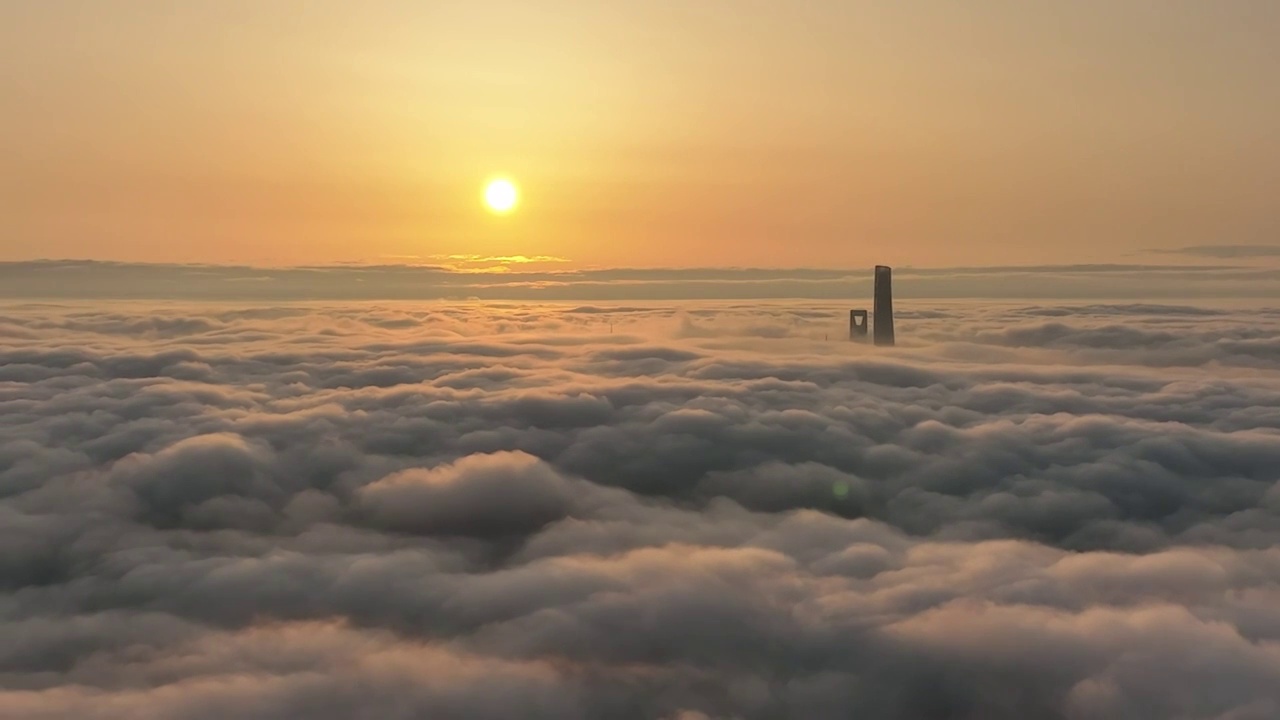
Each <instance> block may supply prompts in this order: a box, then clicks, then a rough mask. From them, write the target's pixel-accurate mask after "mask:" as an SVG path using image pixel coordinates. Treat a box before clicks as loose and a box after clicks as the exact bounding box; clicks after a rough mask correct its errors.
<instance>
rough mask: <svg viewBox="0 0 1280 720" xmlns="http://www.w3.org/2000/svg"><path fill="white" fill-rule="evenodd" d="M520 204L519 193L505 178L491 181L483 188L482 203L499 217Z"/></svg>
mask: <svg viewBox="0 0 1280 720" xmlns="http://www.w3.org/2000/svg"><path fill="white" fill-rule="evenodd" d="M519 202H520V191H519V190H518V189H516V186H515V183H513V182H511V181H510V180H507V179H506V178H499V179H497V180H492V181H490V182H489V184H488V185H486V186H485V188H484V203H485V205H488V206H489V209H490V210H492V211H493V212H495V213H498V214H500V215H504V214H506V213H509V212H511V211H512V210H514V209H515V207H516V204H517V203H519Z"/></svg>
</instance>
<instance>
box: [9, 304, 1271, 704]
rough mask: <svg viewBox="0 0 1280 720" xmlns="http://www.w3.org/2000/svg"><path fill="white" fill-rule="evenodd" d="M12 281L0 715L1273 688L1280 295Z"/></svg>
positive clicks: (1039, 697)
mask: <svg viewBox="0 0 1280 720" xmlns="http://www.w3.org/2000/svg"><path fill="white" fill-rule="evenodd" d="M846 318H847V308H846V307H844V306H841V305H834V304H822V303H807V304H799V305H796V304H772V303H718V304H702V305H679V306H678V305H674V304H669V303H655V304H652V305H640V304H631V305H628V306H625V307H612V306H609V305H591V306H584V305H496V304H487V305H485V304H397V303H383V304H366V303H347V304H289V305H280V306H277V307H252V308H251V307H244V306H233V305H214V304H208V305H193V306H171V307H168V308H160V307H158V306H153V305H144V304H130V303H116V304H105V305H104V304H97V305H94V306H89V305H79V304H64V305H59V304H26V305H7V306H3V307H0V328H2V329H3V333H0V543H2V544H3V545H2V546H3V548H4V551H3V552H2V553H0V688H3V689H2V690H0V716H3V717H6V718H9V717H13V718H24V719H25V718H55V717H68V716H80V717H86V718H123V717H129V718H157V719H160V718H201V717H209V718H213V717H244V718H282V717H308V718H311V717H317V718H325V717H332V718H349V717H379V718H413V717H440V718H453V717H457V718H464V717H465V718H489V717H492V718H499V717H503V718H505V717H532V718H541V717H545V718H575V717H576V718H604V717H607V718H670V719H677V718H678V719H680V720H693V719H694V718H699V719H700V718H743V719H749V718H781V717H805V718H839V717H849V716H851V715H856V716H858V717H866V718H884V719H885V720H898V719H903V720H905V719H906V718H912V719H922V720H935V719H936V720H944V719H951V718H958V719H966V718H984V719H991V720H1002V719H1004V718H1025V717H1037V718H1062V719H1064V720H1092V719H1094V718H1100V719H1104V720H1105V719H1110V718H1152V719H1153V720H1154V719H1156V718H1161V719H1163V718H1169V717H1179V718H1187V719H1188V720H1255V719H1258V720H1260V719H1262V718H1273V717H1276V716H1277V714H1280V671H1278V670H1277V668H1280V551H1277V549H1276V543H1277V540H1278V539H1280V409H1277V408H1280V346H1277V345H1276V343H1275V338H1276V337H1277V336H1278V335H1280V310H1277V309H1275V308H1270V307H1264V306H1257V305H1252V306H1235V305H1226V304H1219V305H1207V304H1206V305H1194V306H1185V305H1178V306H1164V305H1154V304H1149V303H1148V304H1121V305H1104V304H1092V305H1080V304H1076V305H1063V304H1059V305H1034V306H1029V305H1026V304H1025V303H1024V304H1016V303H981V304H979V303H954V302H953V303H936V304H922V303H918V302H917V303H909V304H907V303H904V306H903V308H902V311H901V313H900V318H899V326H900V327H899V335H900V338H901V343H900V345H899V347H897V348H894V349H891V350H888V349H877V348H874V347H870V346H866V345H859V344H850V343H848V342H845V341H843V340H842V339H840V337H841V335H842V333H843V327H844V321H845V319H846Z"/></svg>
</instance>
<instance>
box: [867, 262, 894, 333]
mask: <svg viewBox="0 0 1280 720" xmlns="http://www.w3.org/2000/svg"><path fill="white" fill-rule="evenodd" d="M892 273H893V268H891V267H889V266H888V265H877V266H876V299H875V306H874V309H873V311H872V312H873V313H874V320H875V327H873V328H872V332H873V333H874V337H875V343H876V345H892V344H893V276H892Z"/></svg>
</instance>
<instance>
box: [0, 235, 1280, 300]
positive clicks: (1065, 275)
mask: <svg viewBox="0 0 1280 720" xmlns="http://www.w3.org/2000/svg"><path fill="white" fill-rule="evenodd" d="M1223 247H1225V248H1226V249H1225V250H1223V252H1228V251H1230V250H1231V248H1233V247H1234V248H1235V249H1236V251H1238V250H1239V247H1240V246H1223ZM1179 254H1182V253H1181V252H1180V253H1179ZM1202 255H1203V253H1202ZM1205 256H1206V257H1209V258H1211V259H1230V258H1236V257H1237V255H1221V254H1208V255H1205ZM1239 257H1240V258H1246V256H1245V255H1239ZM1247 258H1253V259H1255V262H1256V263H1257V264H1253V265H1249V264H1233V265H1224V264H1211V265H1187V264H1182V265H1169V264H1127V265H1039V266H1022V267H1016V266H1014V267H955V268H912V267H898V268H896V269H895V270H894V287H895V289H896V290H897V292H898V293H899V295H901V296H903V297H913V298H929V299H944V298H952V299H955V298H966V299H970V298H982V299H993V298H1009V299H1027V298H1038V299H1057V300H1061V299H1066V300H1085V299H1088V300H1115V299H1124V298H1127V299H1151V298H1179V299H1180V301H1185V299H1187V298H1250V299H1257V298H1280V267H1276V266H1275V264H1274V262H1272V263H1271V264H1267V263H1266V260H1267V255H1266V254H1261V253H1258V252H1253V253H1251V254H1248V255H1247ZM1258 258H1261V259H1258ZM429 259H430V260H433V261H439V262H438V264H430V265H405V264H386V265H332V266H318V267H282V268H261V267H236V266H225V265H164V264H136V263H114V262H96V261H74V260H59V261H54V260H48V261H33V262H0V298H10V299H13V298H25V299H63V300H66V299H89V298H93V299H103V298H110V299H132V300H139V299H150V300H159V299H163V300H173V299H183V300H239V301H248V300H252V301H263V302H281V301H300V300H331V301H355V300H426V299H432V300H439V299H447V300H455V301H456V300H468V299H475V300H491V301H492V300H518V301H524V302H547V301H576V302H588V301H591V302H594V301H610V302H622V301H646V302H648V301H657V300H731V299H744V298H745V299H779V298H805V299H812V300H837V299H838V300H844V299H847V298H850V297H855V298H870V297H871V283H872V273H871V263H868V266H867V267H865V268H846V269H806V268H795V269H757V268H683V269H662V268H611V269H610V268H597V269H564V268H563V267H560V265H562V264H563V263H564V262H565V261H564V260H563V259H561V258H553V257H534V258H526V257H523V256H512V257H482V256H468V255H460V256H445V257H436V258H429ZM873 262H874V261H873Z"/></svg>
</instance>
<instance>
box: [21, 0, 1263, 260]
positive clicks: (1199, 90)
mask: <svg viewBox="0 0 1280 720" xmlns="http://www.w3.org/2000/svg"><path fill="white" fill-rule="evenodd" d="M1276 28H1280V3H1271V2H1258V1H1254V0H1219V1H1217V2H1213V3H1205V2H1198V1H1193V0H1161V1H1159V2H1157V1H1155V0H1149V1H1138V0H1115V1H1108V2H1104V1H1102V0H1081V1H1080V2H1072V3H1026V2H1013V1H1012V0H990V1H988V2H981V3H976V2H975V3H961V2H954V1H952V0H920V1H919V2H912V3H890V2H883V3H880V2H877V3H870V2H856V1H854V0H807V1H805V0H796V1H795V2H779V1H768V2H766V1H764V0H732V1H731V0H702V1H700V2H689V1H688V0H679V1H677V0H645V1H640V0H636V1H634V2H612V3H598V2H586V1H585V0H582V1H573V2H571V1H569V0H538V1H536V2H531V1H529V0H474V1H470V2H435V1H433V0H371V1H370V2H364V3H359V4H353V3H350V2H345V1H342V2H340V1H338V0H272V1H271V2H263V1H262V0H217V1H215V0H191V2H186V3H173V2H161V1H160V0H132V1H129V0H44V1H42V2H10V3H4V4H3V5H0V107H3V108H4V112H3V116H2V117H3V120H0V157H3V158H4V159H5V163H4V164H5V168H4V173H3V177H0V260H20V259H32V258H46V257H47V258H95V259H114V260H131V261H164V262H214V263H260V264H302V263H307V264H310V263H330V262H361V261H369V262H390V261H400V260H402V259H403V258H405V257H413V256H416V257H421V258H427V257H429V256H437V255H448V254H478V255H529V256H533V255H547V256H557V257H562V258H567V259H570V260H572V261H573V264H574V265H593V266H655V265H657V266H686V265H702V266H708V265H753V266H762V267H764V266H817V267H828V266H859V265H867V264H873V263H875V262H887V263H891V264H917V265H955V264H992V263H997V264H998V263H1048V262H1109V261H1124V260H1126V259H1132V258H1133V257H1134V256H1135V255H1136V254H1140V253H1142V252H1143V251H1144V250H1149V249H1153V248H1166V249H1167V248H1177V247H1182V246H1187V245H1212V244H1231V245H1240V244H1267V243H1276V242H1278V241H1280V210H1277V209H1276V207H1275V204H1276V203H1275V195H1276V188H1277V187H1280V140H1278V139H1277V133H1276V128H1277V127H1280V83H1277V82H1276V78H1277V77H1280V43H1277V42H1275V29H1276ZM499 172H501V173H506V174H508V175H510V176H512V177H514V178H515V179H517V180H518V181H519V183H520V185H521V189H522V193H523V202H522V205H521V207H520V208H519V210H518V211H517V212H515V213H513V214H512V215H510V216H507V217H501V218H498V217H494V216H491V215H489V214H487V213H485V212H484V210H483V208H482V206H481V204H480V202H479V198H480V191H481V185H482V183H483V181H484V179H485V178H487V177H489V176H491V175H493V174H494V173H499Z"/></svg>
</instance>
